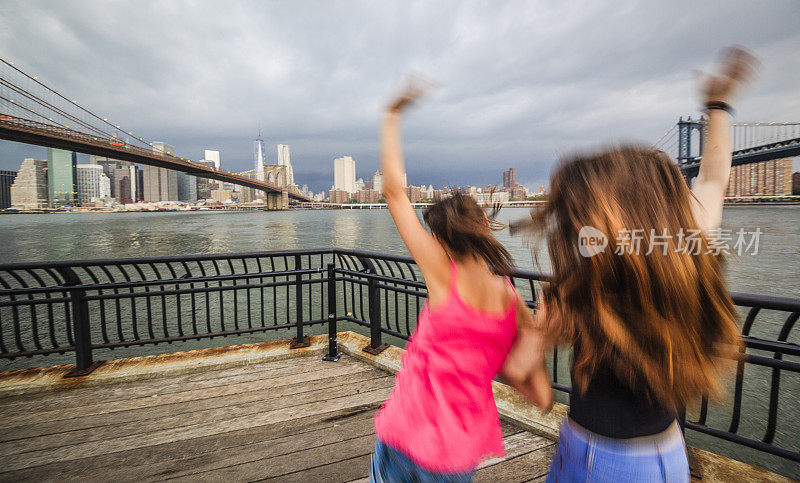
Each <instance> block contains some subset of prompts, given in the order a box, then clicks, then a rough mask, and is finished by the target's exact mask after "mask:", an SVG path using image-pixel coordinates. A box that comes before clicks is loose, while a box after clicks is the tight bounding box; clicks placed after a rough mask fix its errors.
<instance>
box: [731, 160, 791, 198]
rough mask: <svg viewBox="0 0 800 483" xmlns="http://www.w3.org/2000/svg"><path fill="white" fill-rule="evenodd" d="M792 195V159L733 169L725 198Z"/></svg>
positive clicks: (743, 165)
mask: <svg viewBox="0 0 800 483" xmlns="http://www.w3.org/2000/svg"><path fill="white" fill-rule="evenodd" d="M790 194H792V159H790V158H786V159H773V160H769V161H761V162H758V163H750V164H742V165H739V166H734V167H732V168H731V175H730V178H729V180H728V188H727V190H726V191H725V196H729V197H747V196H776V195H777V196H780V195H790Z"/></svg>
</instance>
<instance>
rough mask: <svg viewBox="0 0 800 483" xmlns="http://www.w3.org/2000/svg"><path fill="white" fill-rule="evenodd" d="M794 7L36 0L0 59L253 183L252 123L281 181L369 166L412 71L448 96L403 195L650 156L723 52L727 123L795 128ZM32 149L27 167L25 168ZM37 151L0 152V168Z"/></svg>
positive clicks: (434, 101)
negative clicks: (740, 63)
mask: <svg viewBox="0 0 800 483" xmlns="http://www.w3.org/2000/svg"><path fill="white" fill-rule="evenodd" d="M798 17H800V4H798V3H797V2H795V1H793V0H784V1H773V2H769V3H768V4H766V6H765V5H764V4H762V3H756V2H745V1H729V2H686V1H677V2H670V3H669V5H658V6H657V5H655V4H654V3H653V2H645V1H641V2H634V1H615V2H596V1H583V2H559V3H552V2H535V3H534V2H512V3H499V2H490V3H483V2H470V3H464V2H435V3H433V2H431V3H426V2H412V3H408V2H337V3H335V4H333V3H323V2H308V3H301V2H200V1H198V2H173V1H163V2H126V3H122V2H88V1H83V2H81V1H71V2H56V1H52V2H44V1H30V0H28V1H6V2H4V3H3V5H2V6H0V55H1V56H2V57H4V58H8V59H11V60H14V61H15V62H16V64H17V65H18V66H19V67H21V68H23V69H24V70H27V71H30V72H32V73H34V74H36V75H38V76H40V78H42V79H44V80H45V82H47V83H49V84H50V85H52V86H54V87H55V88H57V89H59V90H60V91H62V92H64V93H67V94H68V95H69V96H70V97H74V98H76V99H78V100H79V101H80V102H81V103H82V104H84V105H86V106H88V107H90V108H91V109H93V110H94V111H96V112H98V113H101V114H103V115H105V116H108V117H109V118H110V119H112V120H114V121H115V122H116V123H118V124H121V125H122V126H123V127H125V128H126V129H129V130H132V131H133V132H135V133H137V134H138V135H140V136H143V137H145V138H147V139H150V140H164V141H167V142H169V143H171V144H173V145H175V146H176V148H177V151H178V152H179V153H180V154H181V155H183V156H187V157H190V158H193V159H197V158H200V157H201V155H202V150H203V149H205V148H211V149H219V150H221V152H222V158H223V166H225V167H227V168H229V169H233V170H245V169H249V168H250V167H251V164H252V161H251V160H252V153H251V151H252V140H253V138H254V137H255V134H256V131H257V129H258V126H259V125H260V126H261V129H262V132H263V135H264V138H265V139H266V140H267V142H268V143H269V145H270V153H269V154H270V158H271V159H272V160H274V159H275V158H276V152H275V145H276V144H278V143H288V144H290V145H291V149H292V161H293V164H294V165H295V173H296V175H297V178H298V180H299V181H300V182H301V183H302V182H304V177H305V182H308V183H309V184H310V185H311V186H312V188H313V189H315V190H320V189H326V188H328V187H329V186H330V184H331V183H332V178H333V175H332V165H333V163H332V161H333V159H334V158H335V157H338V156H341V155H346V154H351V155H353V156H354V157H355V159H356V162H357V169H358V174H359V175H363V176H367V175H368V174H369V173H372V172H374V170H375V168H376V166H377V126H378V113H379V108H380V106H381V105H382V104H383V102H385V101H386V100H387V97H388V96H389V95H390V94H391V92H392V90H393V88H396V87H397V86H398V79H399V78H400V76H401V75H402V74H403V73H405V72H408V71H410V70H418V71H421V72H425V73H426V74H428V75H430V76H432V77H434V78H436V79H438V80H439V81H440V82H441V84H442V87H441V88H440V89H439V90H438V91H437V92H435V93H434V94H433V95H431V97H430V98H429V99H428V100H427V101H426V102H423V103H421V105H420V106H419V107H418V108H417V109H416V110H415V111H414V112H413V113H411V114H410V116H409V118H408V121H407V126H406V157H407V164H408V172H409V181H410V182H412V183H416V184H419V183H426V184H428V183H433V184H437V185H443V184H452V185H458V184H465V183H474V184H485V183H496V182H498V181H499V180H500V171H501V169H505V168H507V167H510V166H515V167H517V170H518V172H519V175H518V176H519V178H520V179H521V180H522V181H525V182H527V183H529V184H530V185H532V186H534V185H538V184H542V183H543V182H544V181H545V180H546V178H547V174H548V171H549V169H550V167H551V165H552V163H553V161H554V160H555V158H556V156H557V155H558V153H563V152H569V151H570V150H573V149H576V148H580V147H585V146H590V145H594V144H597V143H600V142H604V141H607V140H610V139H619V138H623V139H633V140H641V141H643V142H654V141H655V140H657V139H658V138H659V137H660V136H661V134H663V132H664V131H666V130H667V129H668V128H669V127H670V126H671V125H672V124H674V123H675V121H676V120H677V118H678V116H681V115H684V116H685V115H692V114H693V115H698V114H699V113H698V112H697V111H696V98H695V95H694V83H693V77H692V72H691V71H692V69H694V68H709V67H710V66H711V62H712V60H713V58H714V56H715V54H716V52H717V51H718V49H719V48H720V47H721V46H723V45H726V44H730V43H741V44H744V45H747V46H749V47H750V48H752V49H753V50H755V51H756V53H757V54H758V55H759V56H760V57H761V59H762V62H763V64H764V67H763V70H762V72H761V76H760V79H759V81H758V82H757V83H756V84H755V85H754V86H753V87H752V88H751V89H749V91H748V92H746V93H745V95H744V96H743V97H742V100H741V102H739V103H737V108H738V112H739V118H740V119H743V120H754V121H797V120H800V96H799V95H798V92H797V88H796V86H797V79H798V77H800V56H798V55H797V47H798V45H800V34H798V32H797V29H796V21H797V18H798ZM37 153H39V154H37ZM30 155H33V156H41V149H39V148H30V147H25V146H20V145H14V144H12V143H8V142H0V168H2V169H16V168H17V167H18V165H19V163H20V161H21V158H22V157H24V156H30Z"/></svg>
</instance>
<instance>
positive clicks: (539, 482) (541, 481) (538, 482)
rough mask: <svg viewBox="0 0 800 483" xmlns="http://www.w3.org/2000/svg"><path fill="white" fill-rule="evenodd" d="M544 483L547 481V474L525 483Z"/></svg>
mask: <svg viewBox="0 0 800 483" xmlns="http://www.w3.org/2000/svg"><path fill="white" fill-rule="evenodd" d="M545 481H547V474H546V473H545V474H544V475H542V476H538V477H536V478H534V479H532V480H528V481H526V482H525V483H544V482H545Z"/></svg>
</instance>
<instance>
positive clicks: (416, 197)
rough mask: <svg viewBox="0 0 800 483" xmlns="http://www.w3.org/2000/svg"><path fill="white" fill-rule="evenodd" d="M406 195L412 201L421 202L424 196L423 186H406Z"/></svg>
mask: <svg viewBox="0 0 800 483" xmlns="http://www.w3.org/2000/svg"><path fill="white" fill-rule="evenodd" d="M406 196H408V199H409V200H410V201H411V202H412V203H419V202H420V201H422V198H424V196H423V195H422V188H420V187H419V186H406Z"/></svg>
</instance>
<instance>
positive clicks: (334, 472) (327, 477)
mask: <svg viewBox="0 0 800 483" xmlns="http://www.w3.org/2000/svg"><path fill="white" fill-rule="evenodd" d="M371 462H372V452H371V450H370V454H365V455H361V456H356V457H354V458H348V459H346V460H342V461H335V462H333V463H329V464H326V465H324V466H317V467H314V468H309V469H306V470H302V471H295V472H293V473H287V474H285V475H280V476H275V477H271V478H264V479H262V480H259V481H280V482H282V483H283V482H286V483H293V482H297V483H307V482H309V481H351V480H353V479H354V478H362V479H363V480H364V481H367V482H368V481H369V470H370V464H371ZM364 476H366V478H363V477H364Z"/></svg>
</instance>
